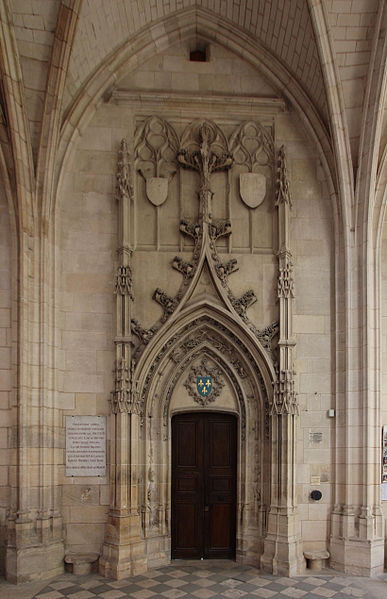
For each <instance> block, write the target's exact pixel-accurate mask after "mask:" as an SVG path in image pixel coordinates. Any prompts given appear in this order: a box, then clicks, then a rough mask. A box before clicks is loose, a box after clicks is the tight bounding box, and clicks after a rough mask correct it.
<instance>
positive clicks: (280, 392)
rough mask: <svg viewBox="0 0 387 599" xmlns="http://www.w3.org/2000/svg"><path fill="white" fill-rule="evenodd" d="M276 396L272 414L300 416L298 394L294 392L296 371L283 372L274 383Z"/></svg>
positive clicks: (274, 395)
mask: <svg viewBox="0 0 387 599" xmlns="http://www.w3.org/2000/svg"><path fill="white" fill-rule="evenodd" d="M273 388H274V394H273V402H272V405H271V408H270V413H271V414H278V415H281V414H298V402H297V394H296V392H295V390H294V371H293V370H281V371H280V373H279V375H278V378H277V380H275V381H274V383H273Z"/></svg>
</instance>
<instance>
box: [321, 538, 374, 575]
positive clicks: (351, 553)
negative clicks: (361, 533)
mask: <svg viewBox="0 0 387 599" xmlns="http://www.w3.org/2000/svg"><path fill="white" fill-rule="evenodd" d="M330 554H331V559H330V566H331V568H334V569H335V570H339V571H341V572H345V574H350V575H352V576H379V574H383V570H384V539H376V540H373V541H362V540H357V539H356V540H352V539H349V540H348V539H335V538H333V539H331V542H330Z"/></svg>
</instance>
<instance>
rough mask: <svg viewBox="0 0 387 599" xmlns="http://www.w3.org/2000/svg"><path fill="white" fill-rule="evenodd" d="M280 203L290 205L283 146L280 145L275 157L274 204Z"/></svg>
mask: <svg viewBox="0 0 387 599" xmlns="http://www.w3.org/2000/svg"><path fill="white" fill-rule="evenodd" d="M280 204H288V206H289V208H291V207H292V199H291V197H290V189H289V179H288V171H287V166H286V158H285V147H284V146H281V147H280V149H279V151H278V159H277V189H276V206H279V205H280Z"/></svg>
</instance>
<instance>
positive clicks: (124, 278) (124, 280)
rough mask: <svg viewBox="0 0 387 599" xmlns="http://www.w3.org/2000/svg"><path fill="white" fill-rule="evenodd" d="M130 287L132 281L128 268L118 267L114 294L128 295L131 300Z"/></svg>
mask: <svg viewBox="0 0 387 599" xmlns="http://www.w3.org/2000/svg"><path fill="white" fill-rule="evenodd" d="M132 286H133V280H132V270H131V268H130V266H118V268H117V273H116V278H115V283H114V292H115V293H116V294H117V295H128V296H129V297H130V298H131V299H133V289H132Z"/></svg>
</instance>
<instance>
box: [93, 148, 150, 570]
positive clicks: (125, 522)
mask: <svg viewBox="0 0 387 599" xmlns="http://www.w3.org/2000/svg"><path fill="white" fill-rule="evenodd" d="M132 198H133V186H132V177H131V162H130V156H129V152H128V148H127V144H126V141H125V140H122V142H121V148H120V152H119V160H118V172H117V188H116V199H117V202H118V250H117V254H118V265H117V271H116V278H115V294H116V337H115V346H116V363H115V388H114V391H113V392H112V394H111V400H110V404H111V409H112V414H111V447H110V498H111V501H110V511H109V515H108V523H107V528H106V534H105V541H104V544H103V549H102V555H101V558H100V560H99V570H100V572H101V574H104V575H105V576H108V577H112V578H117V579H120V578H123V577H125V576H128V575H133V574H137V573H139V572H143V571H144V570H146V558H145V554H144V542H143V541H142V539H141V513H140V509H139V506H138V494H137V492H135V491H136V490H137V478H138V467H137V465H136V458H135V456H136V447H137V444H138V443H137V440H138V426H139V418H140V409H139V404H138V396H137V391H136V385H135V383H134V381H133V365H132V361H131V304H132V301H133V293H132V270H131V264H130V262H131V256H132V251H131V250H130V248H129V225H130V210H131V206H130V203H131V201H132Z"/></svg>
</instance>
